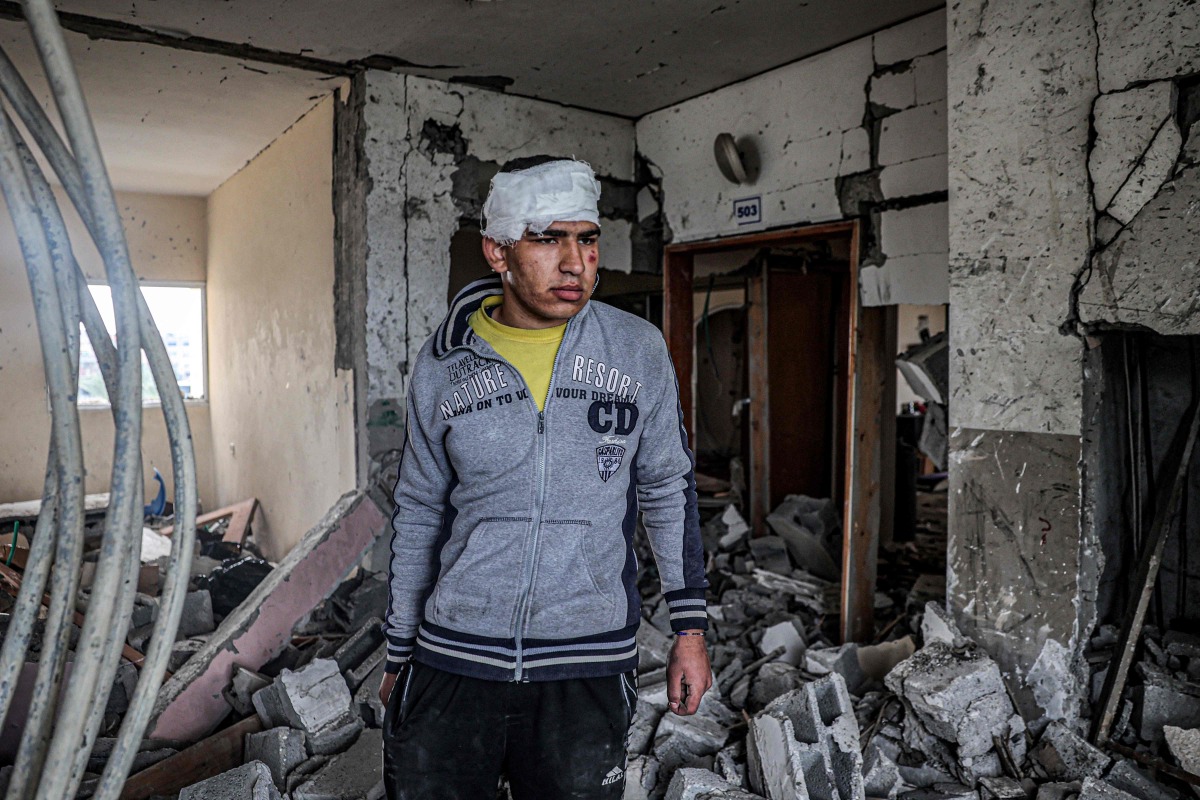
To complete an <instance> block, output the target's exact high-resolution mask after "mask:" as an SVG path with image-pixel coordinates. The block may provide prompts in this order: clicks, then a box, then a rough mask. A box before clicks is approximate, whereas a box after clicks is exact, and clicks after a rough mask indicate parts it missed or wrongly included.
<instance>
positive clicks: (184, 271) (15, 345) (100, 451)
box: [0, 190, 216, 504]
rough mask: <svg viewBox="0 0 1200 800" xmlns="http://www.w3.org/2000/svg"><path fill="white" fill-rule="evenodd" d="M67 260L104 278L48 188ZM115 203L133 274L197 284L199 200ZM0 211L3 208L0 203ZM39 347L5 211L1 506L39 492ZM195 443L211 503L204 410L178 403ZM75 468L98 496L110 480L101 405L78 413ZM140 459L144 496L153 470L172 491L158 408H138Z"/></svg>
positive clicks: (79, 229)
mask: <svg viewBox="0 0 1200 800" xmlns="http://www.w3.org/2000/svg"><path fill="white" fill-rule="evenodd" d="M55 195H56V197H57V198H58V204H59V207H60V208H62V209H63V214H64V219H65V221H66V223H67V230H68V233H69V234H70V236H71V240H72V242H74V243H75V255H76V258H77V259H78V260H79V264H80V266H81V267H82V268H83V271H84V273H85V274H86V275H87V276H88V278H89V279H93V280H104V264H103V263H102V262H101V260H100V256H99V255H98V254H97V253H96V250H95V248H94V247H93V246H92V245H91V244H90V243H89V242H90V239H89V238H88V237H87V233H86V231H85V229H84V226H83V223H82V222H81V221H80V219H79V217H78V215H77V214H75V212H74V209H73V208H72V207H71V204H70V201H68V200H67V198H66V195H65V194H64V193H63V192H62V190H56V191H55ZM117 205H118V207H119V208H120V210H121V217H122V219H123V220H124V222H125V231H126V239H127V241H128V242H129V254H130V257H131V259H132V260H133V269H134V271H135V272H136V273H137V275H138V277H139V278H142V279H143V280H151V281H189V282H191V281H199V282H202V281H204V271H205V267H204V257H205V236H206V234H205V221H204V220H205V210H204V198H202V197H183V196H179V195H159V194H142V193H140V192H139V193H133V192H120V193H118V194H117ZM0 206H3V202H2V201H0ZM45 385H46V382H45V376H44V374H43V372H42V351H41V345H40V343H39V340H38V335H37V325H36V322H35V320H34V313H33V300H32V299H31V298H30V295H29V279H28V277H27V276H26V274H25V261H24V259H23V258H22V257H21V249H20V247H19V245H18V244H17V238H16V233H15V232H14V231H13V228H12V221H11V220H10V218H9V216H8V211H7V209H0V408H3V409H4V413H3V415H0V442H3V443H4V446H3V447H0V503H7V502H13V501H19V500H32V499H34V498H40V497H41V496H42V481H43V479H44V476H45V468H46V453H47V449H48V447H49V444H50V406H49V404H48V403H47V401H46V390H45ZM187 412H188V420H189V422H190V423H191V425H192V435H193V438H194V440H195V446H196V471H197V477H198V483H199V491H200V499H201V500H202V501H203V502H205V503H208V504H211V503H212V502H213V501H214V499H215V495H216V491H215V489H214V483H213V460H212V442H211V438H210V434H209V406H208V403H206V402H196V403H191V402H189V403H188V404H187ZM79 422H80V426H81V429H82V435H83V451H84V467H85V469H86V471H87V479H86V489H87V491H88V492H107V491H108V488H109V479H110V477H111V476H112V454H113V453H112V447H113V422H112V412H111V411H110V410H109V409H108V408H82V409H80V411H79ZM142 424H143V434H142V463H143V471H144V473H145V474H146V476H147V479H146V496H147V497H153V496H154V494H155V493H156V492H157V491H158V484H156V483H155V482H154V478H153V476H154V469H153V468H154V467H157V468H158V470H159V471H160V472H161V473H162V475H163V478H164V479H165V481H166V484H167V496H168V497H171V495H172V494H173V492H174V483H173V475H172V472H171V451H170V444H169V441H168V439H167V428H166V425H165V423H164V422H163V416H162V410H161V409H160V408H159V407H158V406H147V407H146V408H145V409H144V410H143V412H142Z"/></svg>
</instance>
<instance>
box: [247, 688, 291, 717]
mask: <svg viewBox="0 0 1200 800" xmlns="http://www.w3.org/2000/svg"><path fill="white" fill-rule="evenodd" d="M250 703H251V705H253V706H254V712H255V713H256V714H258V718H259V719H260V720H262V724H263V727H264V728H277V727H279V726H280V725H283V726H287V724H288V718H287V713H286V712H285V711H284V710H283V696H282V695H281V694H280V693H279V687H278V685H277V684H275V683H271V684H269V685H267V686H264V687H263V688H261V689H259V690H258V691H257V692H255V693H254V694H253V695H251V697H250Z"/></svg>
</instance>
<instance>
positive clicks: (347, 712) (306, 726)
mask: <svg viewBox="0 0 1200 800" xmlns="http://www.w3.org/2000/svg"><path fill="white" fill-rule="evenodd" d="M275 684H276V687H277V689H276V691H277V692H278V694H279V697H280V700H281V701H282V706H283V713H284V716H285V717H286V718H287V722H288V725H290V726H291V727H293V728H298V729H299V730H302V731H304V733H305V735H306V737H307V742H308V747H309V750H310V751H311V752H312V753H313V754H314V755H328V754H330V753H336V752H339V751H341V750H344V749H345V748H346V747H347V746H349V744H350V743H351V742H352V741H353V740H354V738H355V737H356V736H358V733H359V731H360V730H362V725H363V721H362V718H361V717H360V716H359V715H358V714H357V713H355V711H354V706H353V699H352V698H351V697H350V690H349V688H348V687H347V686H346V680H345V678H343V677H342V674H341V673H340V672H338V669H337V662H335V661H333V660H331V659H328V658H317V659H314V660H313V661H312V662H310V663H309V664H307V665H306V666H304V667H302V668H301V669H299V670H296V671H292V670H290V669H285V670H283V672H281V673H279V677H278V678H276V679H275ZM256 696H257V695H256Z"/></svg>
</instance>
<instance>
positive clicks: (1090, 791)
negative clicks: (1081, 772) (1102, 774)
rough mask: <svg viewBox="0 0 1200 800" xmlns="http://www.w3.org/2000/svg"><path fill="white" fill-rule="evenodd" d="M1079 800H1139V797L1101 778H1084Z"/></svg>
mask: <svg viewBox="0 0 1200 800" xmlns="http://www.w3.org/2000/svg"><path fill="white" fill-rule="evenodd" d="M1079 800H1137V798H1136V797H1134V796H1133V795H1131V794H1130V793H1129V792H1125V791H1122V790H1121V789H1118V788H1117V787H1115V786H1113V785H1112V784H1111V783H1109V782H1107V781H1105V780H1102V779H1100V778H1084V779H1083V786H1082V788H1081V789H1080V790H1079Z"/></svg>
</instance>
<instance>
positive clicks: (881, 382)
mask: <svg viewBox="0 0 1200 800" xmlns="http://www.w3.org/2000/svg"><path fill="white" fill-rule="evenodd" d="M859 238H860V223H859V221H858V220H846V221H841V222H831V223H824V224H819V225H806V226H801V227H796V228H788V229H784V230H777V231H768V232H765V233H753V234H748V235H743V236H730V237H726V238H720V239H709V240H705V241H700V242H687V243H681V244H670V245H667V246H666V247H665V248H664V251H663V333H664V335H665V337H666V340H667V349H668V351H669V352H670V354H671V359H672V361H674V363H675V373H676V376H677V377H678V380H679V401H680V404H681V406H682V409H683V425H684V430H685V432H686V433H687V437H688V441H689V442H692V441H694V437H695V422H694V419H693V413H694V403H693V397H692V372H693V369H694V363H693V360H694V354H695V329H694V326H693V315H694V312H693V297H694V288H695V287H694V282H693V271H694V263H695V256H696V255H698V254H700V253H713V252H718V251H722V250H740V249H745V248H761V247H786V246H795V245H798V244H802V243H805V242H811V241H813V240H819V239H823V240H829V239H845V240H846V241H847V242H848V245H849V268H848V271H847V282H846V291H847V293H848V295H849V296H848V297H847V298H846V301H845V302H846V306H845V309H846V311H847V312H848V313H847V314H846V323H847V324H846V325H845V326H844V329H843V330H840V331H839V340H840V341H841V342H842V343H843V346H842V347H841V348H839V349H840V352H841V355H842V356H843V357H844V358H845V359H846V373H845V375H846V379H845V384H844V385H845V389H844V394H845V397H844V406H843V408H844V418H845V421H846V429H845V430H844V431H842V432H841V435H842V439H843V441H844V442H845V444H844V448H845V449H844V452H843V453H842V454H841V455H840V456H839V458H838V463H840V464H841V465H842V472H843V474H844V478H843V480H844V485H843V490H844V496H843V504H842V520H843V547H842V587H841V601H842V602H841V634H842V639H843V641H847V642H850V641H857V642H864V641H870V639H871V638H872V637H873V636H874V606H875V578H876V566H877V560H878V547H879V539H880V529H881V526H884V525H888V524H889V523H890V520H889V519H887V510H888V509H889V508H891V507H892V496H893V491H894V486H893V483H892V481H889V480H887V477H888V476H889V475H894V462H895V447H893V446H888V442H890V441H891V440H893V439H894V438H895V414H894V413H887V412H888V409H889V405H888V403H889V401H888V397H889V396H890V397H891V398H892V399H891V401H890V404H891V406H894V405H895V399H894V398H895V368H894V366H893V362H894V360H895V354H896V351H895V346H896V345H895V341H896V337H895V327H896V326H895V307H894V306H891V307H888V306H882V307H872V308H863V307H862V305H861V303H860V302H859V293H858V267H859V264H858V262H859ZM755 285H756V282H755V281H751V283H750V286H751V287H753V286H755ZM757 285H758V286H759V288H760V289H762V288H764V287H765V281H764V282H759V283H757ZM755 300H758V302H755ZM761 300H762V298H752V297H750V296H749V294H748V296H747V307H748V314H747V325H748V326H750V327H752V328H753V327H755V326H759V328H760V330H762V331H764V332H765V331H766V307H765V303H763V302H762V301H761ZM753 338H754V337H751V339H752V340H753ZM758 340H759V342H760V343H761V344H765V340H766V337H765V336H762V337H758ZM760 349H761V350H762V352H757V351H752V352H751V353H750V354H749V361H750V363H749V365H748V368H749V371H750V387H751V433H750V435H751V440H752V442H754V444H755V446H752V448H751V450H752V452H753V456H754V460H755V462H761V463H756V464H751V465H748V466H749V467H750V470H749V472H750V475H749V476H748V478H749V480H750V482H751V484H752V491H751V496H752V497H755V498H759V499H758V500H756V501H755V508H752V509H751V513H750V517H751V523H752V524H753V525H754V530H755V531H758V532H761V531H763V530H764V527H763V526H764V520H763V517H764V516H765V511H764V509H763V508H762V506H761V503H762V502H764V498H765V502H767V503H769V502H770V492H769V487H770V475H769V473H768V471H767V465H768V464H769V461H768V460H767V458H768V450H767V447H768V446H769V436H768V432H767V430H766V426H760V425H758V422H759V421H762V420H765V419H767V416H766V413H765V412H766V410H767V403H768V402H769V399H768V398H767V396H766V392H765V391H761V390H760V391H758V392H755V391H754V389H755V386H756V380H757V381H758V382H759V383H764V385H765V369H764V366H765V364H766V352H765V349H763V348H760ZM756 362H757V363H756ZM839 391H840V390H839ZM835 416H837V415H835ZM889 421H890V423H891V424H890V425H889V424H888V423H889ZM888 430H891V431H892V435H891V436H890V437H889V436H888V434H887V432H888ZM756 467H757V468H756ZM768 510H769V509H768Z"/></svg>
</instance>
